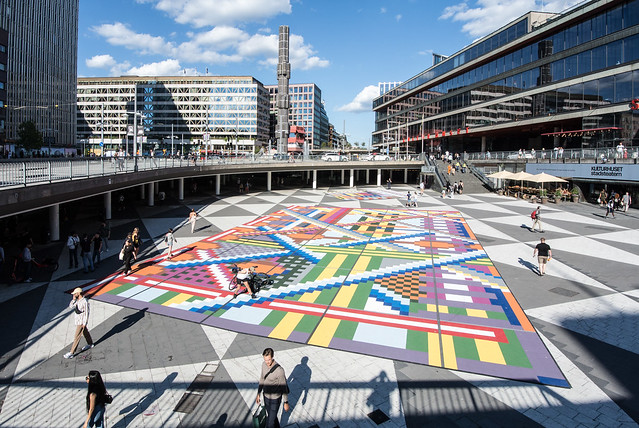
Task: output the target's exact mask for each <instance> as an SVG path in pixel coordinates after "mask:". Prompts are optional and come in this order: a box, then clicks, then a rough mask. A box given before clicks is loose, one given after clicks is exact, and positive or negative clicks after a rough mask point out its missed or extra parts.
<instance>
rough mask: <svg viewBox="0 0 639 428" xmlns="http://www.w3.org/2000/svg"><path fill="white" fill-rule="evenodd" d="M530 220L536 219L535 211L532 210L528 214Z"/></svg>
mask: <svg viewBox="0 0 639 428" xmlns="http://www.w3.org/2000/svg"><path fill="white" fill-rule="evenodd" d="M530 218H532V219H533V220H534V219H536V218H537V210H534V211H533V212H531V213H530Z"/></svg>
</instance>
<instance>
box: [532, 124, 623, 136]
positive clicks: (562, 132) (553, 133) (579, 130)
mask: <svg viewBox="0 0 639 428" xmlns="http://www.w3.org/2000/svg"><path fill="white" fill-rule="evenodd" d="M622 129H623V128H619V127H618V126H609V127H607V128H590V129H575V130H572V131H559V132H547V133H545V134H541V135H542V136H548V135H562V134H575V133H578V132H582V133H583V132H593V131H620V130H622Z"/></svg>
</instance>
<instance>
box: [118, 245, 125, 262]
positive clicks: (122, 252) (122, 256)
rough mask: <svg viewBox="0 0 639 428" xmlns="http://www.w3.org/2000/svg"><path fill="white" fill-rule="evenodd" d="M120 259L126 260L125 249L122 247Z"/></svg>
mask: <svg viewBox="0 0 639 428" xmlns="http://www.w3.org/2000/svg"><path fill="white" fill-rule="evenodd" d="M118 258H119V259H120V260H124V247H122V249H121V250H120V254H119V255H118Z"/></svg>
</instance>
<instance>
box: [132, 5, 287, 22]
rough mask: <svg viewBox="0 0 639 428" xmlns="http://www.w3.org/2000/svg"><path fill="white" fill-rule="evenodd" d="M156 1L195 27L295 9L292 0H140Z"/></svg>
mask: <svg viewBox="0 0 639 428" xmlns="http://www.w3.org/2000/svg"><path fill="white" fill-rule="evenodd" d="M138 3H153V4H154V5H155V8H156V9H158V10H161V11H163V12H166V13H167V14H168V15H169V16H171V17H172V18H174V19H175V21H176V22H179V23H180V24H190V25H193V26H195V27H205V26H214V25H228V24H233V23H236V22H247V21H250V22H261V21H264V20H266V19H268V18H271V17H273V16H276V15H279V14H281V13H284V14H290V13H291V11H292V8H291V3H290V1H289V0H138Z"/></svg>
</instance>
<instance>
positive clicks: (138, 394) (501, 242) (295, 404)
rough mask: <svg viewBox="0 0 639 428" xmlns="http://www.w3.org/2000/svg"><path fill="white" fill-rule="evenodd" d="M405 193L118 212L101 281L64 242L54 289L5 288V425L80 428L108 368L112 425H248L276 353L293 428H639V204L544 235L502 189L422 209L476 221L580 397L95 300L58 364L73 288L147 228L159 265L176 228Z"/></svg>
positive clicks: (207, 201)
mask: <svg viewBox="0 0 639 428" xmlns="http://www.w3.org/2000/svg"><path fill="white" fill-rule="evenodd" d="M375 189H376V188H375V187H366V190H369V191H375ZM406 189H407V187H406V186H395V187H394V189H393V191H392V192H395V193H396V195H397V199H382V200H338V199H336V198H334V197H332V196H331V192H335V191H339V190H340V189H335V188H332V189H330V190H331V192H328V190H329V189H317V190H311V189H295V190H277V191H272V192H254V193H251V194H248V195H234V196H228V197H221V198H216V197H214V196H211V195H201V196H199V197H191V198H188V199H187V200H185V201H184V202H183V203H178V202H177V201H170V200H169V201H167V202H166V204H165V205H163V206H156V207H152V208H149V207H141V206H140V207H132V208H129V209H128V210H127V211H125V212H124V213H115V214H116V218H114V220H113V221H112V222H111V224H112V228H113V235H112V237H113V239H112V240H111V242H110V244H111V250H110V251H109V252H108V253H106V256H108V257H107V258H105V259H104V260H103V261H102V263H101V264H100V266H98V267H97V269H96V271H95V272H93V273H90V274H84V273H83V272H82V270H81V269H79V270H75V269H72V270H69V269H66V267H67V263H68V259H67V254H66V253H67V252H66V249H65V248H63V246H62V245H60V246H58V247H57V248H58V251H59V254H60V266H61V267H60V269H59V271H58V272H56V273H55V274H53V277H52V278H51V281H50V282H49V281H48V278H46V276H45V275H44V274H36V275H35V276H34V278H35V280H36V281H37V282H35V283H32V284H19V285H13V286H6V285H1V286H0V302H1V303H0V322H1V323H2V324H1V325H2V337H3V340H2V341H1V345H0V369H1V371H0V382H1V385H0V388H1V389H0V399H1V400H2V401H1V403H2V404H1V405H2V407H1V411H0V426H2V427H74V426H81V425H82V422H83V420H84V417H85V410H84V397H85V394H86V383H85V381H84V377H85V376H86V374H87V373H88V371H89V370H92V369H97V370H100V371H101V372H102V374H103V375H104V376H105V378H106V384H107V388H108V390H109V392H110V393H111V394H112V395H114V402H113V404H112V405H110V406H108V410H107V421H108V426H109V427H240V426H251V420H250V409H251V407H252V403H253V400H254V398H255V392H256V388H257V374H258V373H259V369H260V366H261V362H262V358H261V351H262V350H263V349H264V348H265V347H267V346H270V347H272V348H274V349H275V359H276V360H277V361H278V362H279V363H280V364H281V365H282V367H284V368H285V370H286V373H287V376H288V377H289V383H290V387H291V395H290V397H289V401H290V404H291V407H292V411H291V413H288V414H284V415H283V417H282V426H292V427H316V426H317V427H336V426H338V427H373V426H378V425H377V423H376V422H374V421H373V419H371V417H370V416H369V414H371V415H376V414H377V415H379V414H380V412H381V414H383V415H386V416H387V417H388V420H387V421H386V422H382V423H381V424H380V425H379V426H383V427H404V426H405V427H426V426H432V427H441V426H504V427H510V426H562V427H563V426H565V427H575V426H585V427H591V426H593V427H594V426H610V427H613V426H614V427H617V426H636V425H637V421H639V386H638V385H637V375H636V367H639V358H638V356H637V353H638V351H639V345H638V344H637V341H636V339H635V338H636V332H637V330H638V328H639V280H638V279H637V275H636V270H635V269H636V266H637V264H638V263H637V262H638V261H639V256H638V255H637V254H638V253H639V252H638V251H637V250H638V249H639V247H638V246H639V231H638V227H639V216H638V215H637V211H636V210H634V209H631V210H630V211H629V212H628V213H626V214H624V213H618V214H617V218H616V219H614V220H613V219H607V220H606V219H604V218H603V216H604V211H603V210H602V209H601V208H599V207H597V206H593V205H590V204H574V203H564V204H559V205H545V206H543V208H542V213H543V217H542V222H543V225H544V229H545V233H544V234H543V235H542V234H540V233H536V232H531V231H530V230H529V226H530V224H531V219H530V212H531V211H532V209H533V208H534V206H533V205H532V204H530V203H528V202H526V201H522V200H515V199H512V198H507V197H501V196H497V195H493V194H478V195H461V196H456V197H455V198H454V199H449V198H446V199H442V198H440V197H439V196H438V195H436V194H434V193H432V192H429V193H427V194H426V195H425V196H423V197H421V198H420V199H419V201H418V202H419V209H424V208H434V209H442V208H450V209H455V210H459V211H460V212H461V213H462V214H463V215H464V217H465V219H466V221H467V223H468V224H469V225H470V227H471V228H472V230H473V232H474V233H475V234H476V236H477V238H478V239H479V241H480V242H481V244H482V245H483V247H484V249H485V250H486V252H487V254H488V255H489V257H490V258H491V260H492V261H493V263H494V264H495V266H496V267H497V268H498V270H499V272H500V273H501V275H502V277H503V278H504V280H505V282H506V284H507V285H508V286H509V288H510V289H511V291H512V292H513V294H514V296H515V297H516V298H517V300H518V301H519V303H520V305H521V306H522V307H523V308H524V310H525V312H526V314H527V315H528V317H529V318H530V320H531V321H532V323H533V325H534V326H535V328H536V329H537V331H538V332H539V334H540V336H541V338H542V340H543V341H544V343H545V344H546V346H547V348H548V349H549V351H550V352H551V354H552V355H553V357H554V358H555V360H556V362H557V363H558V365H559V367H560V369H561V370H562V372H563V373H564V375H565V376H566V378H567V379H568V381H569V382H570V384H571V386H572V388H560V387H552V386H548V385H538V384H529V383H522V382H517V381H512V380H505V379H499V378H493V377H488V376H481V375H476V374H471V373H464V372H459V371H451V370H445V369H441V368H436V367H429V366H423V365H418V364H411V363H406V362H400V361H393V360H388V359H382V358H376V357H371V356H366V355H361V354H352V353H348V352H342V351H335V350H330V349H325V348H319V347H312V346H306V345H301V344H296V343H290V342H284V341H279V340H274V339H267V338H262V337H255V336H250V335H245V334H238V333H234V332H231V331H225V330H221V329H217V328H213V327H207V326H202V325H199V324H194V323H190V322H187V321H183V320H178V319H173V318H167V317H164V316H161V315H157V314H150V313H146V312H145V311H144V310H140V311H136V310H132V309H128V308H121V307H118V306H114V305H110V304H106V303H102V302H98V301H93V302H92V313H91V320H90V324H89V327H90V330H91V334H92V336H93V338H94V340H95V341H96V343H97V346H96V347H95V348H94V349H92V350H89V351H86V352H84V353H81V354H80V355H78V356H77V357H76V358H75V359H71V360H65V359H64V358H62V356H63V355H64V354H65V353H66V352H67V351H68V350H69V348H70V345H71V342H72V339H73V333H74V326H73V316H72V314H71V313H70V312H69V310H68V309H67V305H68V302H69V299H70V296H69V295H68V294H65V293H64V291H66V290H69V289H71V288H74V287H76V286H81V285H83V284H85V283H86V282H87V281H89V280H91V279H98V278H102V277H105V276H107V275H108V274H109V273H111V272H113V271H114V270H115V269H117V268H118V267H119V265H120V262H119V261H118V260H117V256H116V254H117V250H118V249H119V246H120V244H121V241H122V239H123V238H124V236H125V235H126V232H127V231H130V230H131V229H132V228H133V227H135V226H138V227H141V230H142V236H143V237H145V238H146V242H145V243H144V245H143V249H142V252H143V254H144V255H145V257H146V256H148V257H151V256H154V255H157V254H158V253H159V252H161V251H163V250H164V249H165V245H163V243H162V242H161V241H162V237H163V235H164V233H165V232H166V230H167V229H168V228H169V227H173V228H177V232H176V237H177V239H178V246H185V245H188V244H190V243H192V242H196V241H198V240H201V239H202V238H204V237H208V236H211V235H213V234H215V233H216V232H219V231H223V230H227V229H229V228H231V227H233V226H236V225H239V224H243V223H246V222H247V221H250V220H252V219H254V218H255V217H257V216H260V215H263V214H265V213H269V212H273V211H275V210H278V209H281V208H283V207H286V206H289V205H292V204H296V205H304V204H306V205H317V204H325V205H331V206H339V207H348V208H359V207H363V208H388V207H400V206H401V204H402V202H403V201H404V195H405V193H406ZM342 190H343V191H348V192H351V191H352V189H346V188H344V189H342ZM380 190H382V189H380ZM384 192H385V191H384ZM387 193H388V192H385V194H387ZM191 208H195V209H196V210H198V211H199V213H200V215H201V216H202V218H201V219H200V220H198V224H197V228H196V232H195V234H193V235H191V234H190V228H189V227H188V226H187V227H180V226H184V225H185V222H186V217H187V215H188V212H189V211H190V209H191ZM76 226H77V229H78V230H79V231H84V230H83V228H84V229H86V231H87V232H92V231H94V230H95V228H96V227H97V225H96V224H95V223H92V222H90V221H86V222H85V223H79V224H77V225H76ZM541 236H545V237H546V239H547V242H548V243H549V244H550V246H551V247H552V250H553V260H552V261H551V262H550V264H549V265H548V269H547V275H546V276H544V277H539V276H538V275H537V274H536V260H535V259H533V257H532V252H533V248H534V246H535V245H536V244H537V243H538V241H539V238H540V237H541ZM82 343H83V342H81V344H82ZM176 406H179V410H181V411H179V412H176V411H174V410H175V408H176ZM375 411H377V413H373V412H375Z"/></svg>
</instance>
